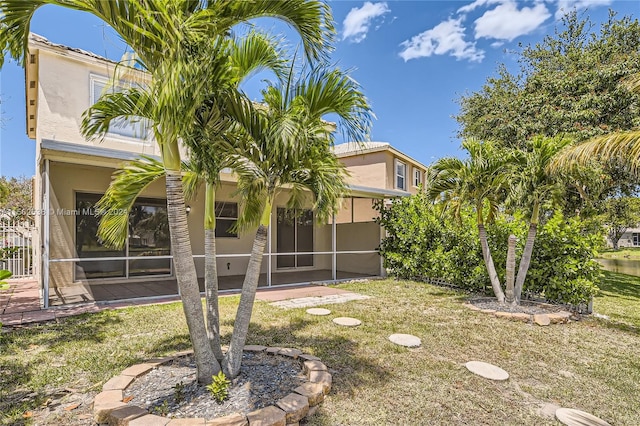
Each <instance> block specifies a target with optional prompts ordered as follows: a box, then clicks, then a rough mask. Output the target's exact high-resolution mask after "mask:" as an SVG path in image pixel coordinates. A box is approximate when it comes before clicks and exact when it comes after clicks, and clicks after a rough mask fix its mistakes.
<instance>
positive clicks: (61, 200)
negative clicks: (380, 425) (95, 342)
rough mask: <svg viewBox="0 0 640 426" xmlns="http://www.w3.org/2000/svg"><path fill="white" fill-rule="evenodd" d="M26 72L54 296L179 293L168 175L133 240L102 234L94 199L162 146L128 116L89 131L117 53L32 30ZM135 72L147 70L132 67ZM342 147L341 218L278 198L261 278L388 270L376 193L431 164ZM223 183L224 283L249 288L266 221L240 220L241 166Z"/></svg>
mask: <svg viewBox="0 0 640 426" xmlns="http://www.w3.org/2000/svg"><path fill="white" fill-rule="evenodd" d="M29 49H30V52H29V56H28V60H27V65H26V70H25V76H26V105H27V129H26V130H27V134H28V135H29V137H31V138H33V139H35V140H36V146H37V152H36V159H35V161H36V178H35V186H34V194H35V205H36V206H37V207H38V210H37V211H36V213H38V214H36V220H37V227H38V229H39V233H38V237H37V238H38V239H39V241H35V242H34V246H35V247H37V249H36V253H35V256H36V257H35V258H36V259H39V261H40V264H39V266H40V267H39V268H37V269H38V271H39V272H38V277H37V278H38V280H39V281H40V283H41V286H42V287H41V288H42V297H43V304H44V305H45V306H49V305H60V304H68V303H77V302H83V301H94V300H95V301H109V300H120V299H129V298H137V297H159V296H165V295H173V294H177V291H178V290H177V286H176V281H175V276H174V271H173V267H172V262H171V247H170V244H169V238H168V237H169V235H168V225H167V218H166V198H165V187H164V181H158V182H155V183H154V184H152V185H150V186H149V187H148V188H147V189H146V190H145V191H144V193H143V194H142V196H141V197H140V198H139V199H138V200H137V202H136V203H135V206H134V208H133V211H132V212H131V213H130V214H129V237H128V241H127V243H126V244H125V247H124V248H123V249H122V250H114V249H112V248H109V247H107V246H105V245H103V244H102V242H101V241H100V240H99V239H98V237H97V236H96V229H97V224H98V220H97V219H96V217H95V216H94V214H93V213H94V211H93V205H94V203H95V202H96V201H97V200H98V199H99V198H100V197H101V195H102V194H104V192H105V190H106V188H107V187H108V185H109V183H110V181H111V175H112V173H113V172H114V171H115V170H116V169H117V168H118V166H119V165H121V164H122V163H123V162H124V161H126V160H131V159H134V158H136V157H138V156H140V155H147V156H159V154H160V153H159V150H158V147H157V145H156V144H155V143H154V141H153V140H152V138H151V136H150V134H149V132H148V131H146V129H145V127H144V125H143V124H141V123H137V124H131V123H126V122H123V123H119V124H118V125H115V126H113V128H112V129H111V130H110V132H109V134H108V135H107V137H106V138H105V139H104V141H94V140H86V139H85V138H83V137H82V136H81V133H80V123H81V120H82V113H83V112H84V111H85V110H86V109H87V108H88V107H89V106H90V105H92V104H93V103H94V102H95V101H96V100H97V99H98V97H99V95H100V93H101V92H102V91H103V89H104V87H105V86H106V85H107V84H108V82H109V81H110V76H112V75H113V71H114V68H116V65H117V64H116V63H114V62H112V61H109V60H107V59H105V58H102V57H100V56H98V55H95V54H93V53H90V52H86V51H82V50H79V49H73V48H69V47H66V46H62V45H58V44H54V43H51V42H49V41H48V40H46V39H44V38H42V37H40V36H35V35H32V36H31V38H30V42H29ZM127 74H128V77H129V78H134V79H141V80H144V78H145V76H144V75H143V74H138V72H137V71H133V70H127ZM335 154H336V155H337V156H338V157H339V158H340V159H341V160H342V161H343V162H344V164H345V165H346V166H347V168H348V170H349V171H350V172H351V177H350V182H349V183H350V185H351V186H350V196H349V197H348V198H346V199H345V200H343V203H342V208H341V210H340V212H339V213H338V214H337V215H335V217H334V219H333V220H331V221H330V223H326V224H318V223H317V222H316V221H314V220H313V212H312V211H310V210H303V211H301V212H296V213H297V214H292V212H290V211H288V210H287V209H286V207H285V206H286V200H287V194H286V193H283V194H281V195H280V196H279V198H278V199H277V200H276V205H275V206H274V213H273V216H272V219H271V226H270V235H269V239H268V247H267V253H266V254H265V259H264V262H263V268H262V272H263V275H262V277H261V279H260V285H261V286H276V285H288V284H294V283H308V282H317V281H336V280H342V279H351V278H358V277H370V276H379V275H381V274H383V273H384V271H383V269H382V266H381V265H382V264H381V260H380V256H379V255H378V252H377V251H376V249H377V247H378V245H379V242H380V238H381V236H382V232H383V231H382V230H381V228H380V227H379V225H378V224H376V223H375V221H374V218H375V216H376V211H375V210H374V209H373V202H374V200H377V199H388V198H392V197H397V196H403V195H408V194H410V193H413V192H415V191H416V190H417V187H418V185H419V184H420V183H421V182H422V179H423V178H424V173H425V170H426V167H425V166H423V165H422V164H420V163H419V162H417V161H415V160H413V159H411V158H410V157H408V156H406V155H404V154H402V153H401V152H399V151H397V150H395V149H394V148H392V147H391V146H390V145H389V144H386V143H366V144H353V143H352V144H342V145H338V146H336V147H335ZM221 181H222V183H221V187H220V188H219V189H218V190H217V192H216V196H217V200H216V216H217V221H216V223H217V228H216V237H217V251H218V258H217V264H218V271H219V275H220V287H221V289H237V288H239V287H240V286H241V283H242V277H243V275H244V272H245V270H246V267H247V263H248V260H249V256H250V251H251V245H252V242H253V238H254V235H255V233H254V232H252V231H250V232H246V233H242V234H237V233H235V232H233V227H232V225H233V224H234V221H235V220H236V219H237V217H238V208H239V203H238V201H239V200H238V199H237V198H236V197H235V196H234V190H235V187H236V185H235V179H234V176H233V174H232V173H226V172H223V173H222V174H221ZM203 198H204V195H203V194H199V195H198V196H197V197H196V198H195V199H192V200H189V201H188V202H187V204H188V206H187V211H188V224H189V231H190V235H191V242H192V249H193V253H194V261H195V264H196V267H197V270H198V274H199V276H202V275H203V272H204V271H203V269H204V232H203V230H202V229H203V218H204V205H203Z"/></svg>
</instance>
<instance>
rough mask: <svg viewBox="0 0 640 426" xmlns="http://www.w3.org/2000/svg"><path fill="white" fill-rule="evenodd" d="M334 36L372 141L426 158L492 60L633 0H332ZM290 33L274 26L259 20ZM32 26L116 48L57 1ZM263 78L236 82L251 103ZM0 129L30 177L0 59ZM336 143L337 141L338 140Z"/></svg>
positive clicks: (447, 136)
mask: <svg viewBox="0 0 640 426" xmlns="http://www.w3.org/2000/svg"><path fill="white" fill-rule="evenodd" d="M330 5H331V7H332V10H333V14H334V19H335V21H336V28H337V30H338V34H337V37H336V45H335V50H334V52H333V53H332V56H331V61H332V62H333V63H336V64H337V65H339V66H340V67H342V68H344V69H352V73H351V75H352V76H353V78H355V79H356V80H357V81H358V82H359V83H360V84H361V85H362V86H363V89H364V92H365V93H366V95H367V97H368V98H369V100H370V102H371V104H372V107H373V111H374V113H375V115H376V117H377V119H376V121H375V122H374V126H373V131H372V135H371V139H372V140H374V141H385V142H390V143H391V144H392V145H393V146H395V147H396V148H398V149H399V150H401V151H403V152H405V153H406V154H408V155H410V156H412V157H414V158H415V159H417V160H418V161H421V162H423V163H425V164H429V163H431V162H433V161H434V160H435V159H437V158H440V157H443V156H447V155H461V152H460V151H459V143H460V142H459V140H457V138H456V132H457V130H458V125H457V123H456V121H455V120H454V119H453V115H455V114H456V113H457V111H458V106H457V103H456V99H458V98H459V97H460V95H462V94H465V93H468V92H473V91H477V90H478V89H480V88H481V87H482V84H483V83H484V82H485V80H486V78H487V77H488V76H491V75H493V74H494V73H495V71H496V68H497V65H498V64H500V63H505V64H506V65H507V67H509V68H510V69H511V70H515V69H516V68H515V67H516V61H517V55H515V54H514V53H513V52H517V51H519V47H518V45H519V43H522V44H523V45H528V44H535V43H536V42H538V41H540V40H541V39H542V38H543V37H544V36H545V35H546V34H552V33H553V31H554V29H555V27H556V25H557V24H558V20H559V18H560V17H561V16H562V13H563V11H566V10H569V9H572V8H577V9H578V10H580V11H584V13H586V14H587V15H589V16H590V17H591V19H592V20H593V21H594V22H596V23H599V22H601V21H603V20H605V19H606V18H607V14H608V10H609V9H613V10H615V11H617V12H618V13H619V15H620V16H622V15H628V16H632V17H633V18H638V17H639V16H640V2H638V1H637V0H628V1H612V0H533V1H515V0H476V1H386V2H375V1H367V2H362V1H333V2H330ZM257 24H258V25H260V26H261V27H262V28H265V29H269V30H273V31H275V32H277V33H282V35H283V36H284V37H285V38H286V40H287V42H288V44H289V45H290V46H291V47H292V49H293V48H295V46H296V44H297V43H298V39H297V38H296V37H295V34H294V33H293V32H291V31H290V30H288V29H287V28H286V27H285V26H283V25H282V24H279V23H276V22H274V21H272V20H267V19H263V20H259V21H258V22H257ZM31 30H32V31H33V32H36V33H38V34H40V35H43V36H45V37H47V38H48V39H49V40H51V41H52V42H55V43H61V44H65V45H68V46H72V47H78V48H81V49H85V50H90V51H93V52H95V53H97V54H100V55H103V56H106V57H109V58H111V59H116V60H117V59H119V58H120V57H121V55H122V53H123V51H124V48H125V46H124V45H123V44H122V43H121V42H120V41H119V40H118V38H117V36H116V35H115V34H114V33H113V32H112V31H110V30H109V29H108V28H106V27H105V26H104V25H103V24H102V23H101V21H100V20H98V19H97V18H94V17H92V16H90V15H87V14H83V13H78V12H72V11H69V10H66V9H63V8H60V7H55V6H45V7H43V8H41V9H39V10H38V12H37V13H36V15H35V17H34V19H33V21H32V27H31ZM268 77H269V76H268V75H260V74H259V75H256V76H254V77H253V78H252V79H251V80H250V81H248V82H247V83H245V84H244V85H243V88H244V90H245V91H246V92H247V93H248V94H249V95H250V96H251V97H252V98H254V99H259V98H260V88H261V87H263V86H264V83H263V80H264V79H265V78H268ZM0 83H1V85H0V96H1V99H2V105H1V107H2V115H3V119H4V121H5V122H4V125H3V128H2V129H1V131H0V175H5V176H20V175H25V176H31V175H32V174H33V173H34V164H35V142H34V141H32V140H30V139H28V138H27V136H26V135H25V116H24V114H25V106H24V73H23V71H22V69H21V68H19V67H17V66H16V64H15V63H5V66H4V68H3V69H2V71H1V76H0ZM339 141H340V140H339Z"/></svg>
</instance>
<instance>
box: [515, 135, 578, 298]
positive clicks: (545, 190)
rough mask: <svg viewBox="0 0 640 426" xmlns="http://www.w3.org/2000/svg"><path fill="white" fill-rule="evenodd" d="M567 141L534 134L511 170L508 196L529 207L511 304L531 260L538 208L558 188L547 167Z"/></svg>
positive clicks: (519, 293)
mask: <svg viewBox="0 0 640 426" xmlns="http://www.w3.org/2000/svg"><path fill="white" fill-rule="evenodd" d="M569 142H570V140H568V139H562V138H558V137H556V138H545V137H536V138H534V139H533V140H532V141H531V142H530V144H531V149H530V150H529V151H528V152H525V153H524V154H523V155H522V159H521V167H518V168H517V169H516V170H515V174H514V176H513V179H514V180H515V182H517V183H516V185H514V186H513V187H512V192H511V194H510V199H511V201H512V202H513V203H514V204H515V205H516V206H519V207H524V208H526V209H528V210H529V211H530V219H529V232H528V233H527V241H526V243H525V245H524V250H523V252H522V257H521V258H520V266H519V267H518V275H517V276H516V280H515V287H514V299H513V302H514V303H515V304H519V303H520V297H521V296H522V288H523V286H524V282H525V279H526V277H527V272H528V270H529V265H530V264H531V256H532V253H533V245H534V242H535V239H536V233H537V228H538V224H539V222H540V208H541V206H542V205H543V203H544V202H545V201H547V200H549V199H550V197H551V195H552V194H553V193H554V192H555V191H557V190H558V189H559V188H558V180H557V178H556V176H553V175H552V174H551V173H549V170H548V167H549V164H551V162H552V161H553V159H554V157H555V156H556V155H557V154H558V152H560V151H561V150H562V149H563V148H564V147H565V146H567V144H568V143H569Z"/></svg>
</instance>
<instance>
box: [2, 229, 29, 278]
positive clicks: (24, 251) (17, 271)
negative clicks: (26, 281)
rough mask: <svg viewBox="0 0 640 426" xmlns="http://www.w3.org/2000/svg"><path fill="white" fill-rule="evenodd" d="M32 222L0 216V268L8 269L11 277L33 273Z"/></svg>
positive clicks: (22, 276) (23, 276)
mask: <svg viewBox="0 0 640 426" xmlns="http://www.w3.org/2000/svg"><path fill="white" fill-rule="evenodd" d="M35 232H36V230H35V227H34V225H33V223H31V222H27V221H14V220H9V219H7V218H0V269H8V270H9V271H11V273H12V274H13V278H28V277H33V276H34V274H35V270H34V268H35V263H34V259H33V244H32V241H33V235H35Z"/></svg>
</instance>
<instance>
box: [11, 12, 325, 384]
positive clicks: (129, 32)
mask: <svg viewBox="0 0 640 426" xmlns="http://www.w3.org/2000/svg"><path fill="white" fill-rule="evenodd" d="M47 4H54V5H60V6H64V7H68V8H71V9H75V10H79V11H84V12H88V13H91V14H93V15H95V16H97V17H99V18H100V19H102V20H103V21H105V23H107V24H108V25H110V26H111V27H112V28H113V29H114V30H115V31H116V32H117V33H118V34H119V35H120V37H121V38H122V39H123V41H124V42H125V43H126V44H127V45H128V46H129V47H130V48H131V49H132V51H133V52H134V53H135V55H136V58H137V62H138V64H139V66H140V67H142V68H143V69H144V70H145V71H147V72H148V73H149V76H150V79H151V82H152V86H153V87H154V90H153V95H154V97H153V108H154V110H155V111H156V112H157V115H155V117H156V118H157V121H156V122H155V123H154V126H153V130H154V135H155V139H156V141H157V143H158V144H159V146H160V148H161V152H162V162H163V165H164V168H165V172H166V192H167V213H168V220H169V227H170V234H171V246H172V249H173V261H174V265H175V270H176V279H177V281H178V286H179V288H180V294H181V298H182V302H183V309H184V313H185V317H186V320H187V325H188V328H189V334H190V336H191V342H192V344H193V349H194V356H195V359H196V364H197V368H198V373H197V374H198V381H199V382H201V383H207V382H210V381H211V376H212V375H213V373H214V371H215V356H214V354H213V352H212V350H211V347H210V345H209V342H208V339H207V334H206V328H205V324H204V314H203V310H202V304H201V301H200V293H199V289H198V283H197V276H196V270H195V265H194V262H193V255H192V251H191V243H190V239H189V232H188V228H187V221H186V212H185V206H184V194H183V191H182V182H181V179H182V177H181V172H180V167H181V158H180V151H179V149H178V148H179V142H178V141H179V137H180V136H184V135H185V134H186V133H187V132H186V130H185V127H186V126H188V124H189V123H188V122H185V119H184V117H192V116H193V112H194V110H195V109H196V108H197V107H198V106H199V105H201V104H202V102H201V100H202V98H203V97H204V96H205V93H206V92H204V91H203V90H202V89H203V87H202V86H203V85H204V83H203V82H202V81H201V80H193V75H192V74H191V73H190V70H191V69H192V66H193V64H194V63H193V57H192V54H193V47H194V46H195V45H197V44H198V43H199V42H200V41H201V40H203V39H215V38H219V37H224V36H226V35H227V34H228V33H229V31H230V29H231V28H232V27H233V26H234V25H236V24H238V23H241V22H246V21H247V20H248V19H252V18H257V17H261V16H271V17H276V18H281V19H283V20H285V21H286V22H288V23H289V24H290V25H291V26H293V27H294V28H295V29H296V30H297V31H298V33H299V34H300V35H301V37H302V42H303V44H304V48H305V52H306V54H307V56H308V57H309V58H311V59H318V58H322V57H323V56H324V55H325V53H326V50H327V48H328V47H329V43H330V41H331V40H332V36H333V32H334V31H333V26H332V23H331V14H330V11H329V8H328V6H327V5H325V4H323V3H320V2H318V1H314V0H291V1H286V2H282V1H268V0H256V1H252V2H234V1H215V2H213V1H207V0H201V1H194V0H173V1H166V0H129V1H127V0H112V1H101V0H34V1H29V2H25V1H23V0H0V16H2V21H1V24H0V45H2V49H3V53H8V54H9V55H10V56H11V57H12V58H14V59H16V60H18V61H19V62H20V63H21V64H23V65H24V63H25V58H26V57H27V52H28V44H27V41H28V36H29V27H30V23H31V18H32V17H33V15H34V13H35V12H36V11H37V9H38V8H40V7H41V6H44V5H47ZM198 59H199V60H200V59H201V58H198ZM224 59H225V58H211V60H212V62H218V63H217V64H215V65H217V67H216V68H215V69H218V70H221V69H223V68H224V67H222V66H221V65H223V64H224ZM3 61H4V59H0V65H2V64H3ZM212 65H214V64H212ZM154 83H155V84H154ZM187 121H189V120H187Z"/></svg>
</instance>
